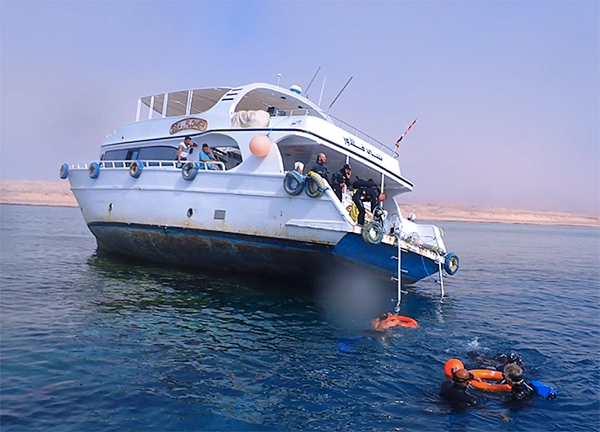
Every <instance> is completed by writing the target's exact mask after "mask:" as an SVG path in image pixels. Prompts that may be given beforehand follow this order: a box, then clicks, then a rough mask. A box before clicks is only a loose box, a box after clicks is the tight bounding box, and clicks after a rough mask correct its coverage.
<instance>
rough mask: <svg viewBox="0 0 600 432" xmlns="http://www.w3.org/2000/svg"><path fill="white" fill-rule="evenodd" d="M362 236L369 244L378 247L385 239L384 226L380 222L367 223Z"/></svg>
mask: <svg viewBox="0 0 600 432" xmlns="http://www.w3.org/2000/svg"><path fill="white" fill-rule="evenodd" d="M361 236H362V238H363V240H364V241H365V242H367V243H368V244H372V245H376V244H379V243H381V240H382V239H383V226H382V225H381V224H380V223H379V222H373V221H371V222H365V223H364V225H363V227H362V232H361Z"/></svg>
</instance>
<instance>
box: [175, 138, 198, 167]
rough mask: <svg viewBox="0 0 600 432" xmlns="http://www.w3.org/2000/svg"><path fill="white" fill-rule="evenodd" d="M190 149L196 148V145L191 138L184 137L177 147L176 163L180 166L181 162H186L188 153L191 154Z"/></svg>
mask: <svg viewBox="0 0 600 432" xmlns="http://www.w3.org/2000/svg"><path fill="white" fill-rule="evenodd" d="M192 147H198V145H197V144H196V143H195V142H194V141H192V138H191V137H189V136H186V137H185V138H184V139H183V142H181V143H180V144H179V146H178V147H177V163H178V164H180V163H181V162H182V161H186V160H187V157H188V153H191V152H192Z"/></svg>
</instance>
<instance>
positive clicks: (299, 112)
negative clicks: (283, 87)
mask: <svg viewBox="0 0 600 432" xmlns="http://www.w3.org/2000/svg"><path fill="white" fill-rule="evenodd" d="M281 111H284V112H285V114H283V115H279V114H278V111H277V110H276V111H275V115H272V116H271V117H292V116H305V117H306V116H309V115H313V116H315V117H318V116H316V115H314V114H312V113H313V112H314V113H318V111H317V110H314V109H308V108H301V109H298V108H296V109H291V110H287V111H285V110H281ZM328 118H329V119H330V120H331V122H332V123H333V124H334V125H336V126H337V127H339V128H340V129H343V130H345V131H346V132H350V133H351V134H354V135H355V136H356V137H358V138H360V139H362V140H364V141H365V142H366V143H367V144H369V145H372V146H373V147H376V148H378V149H379V150H382V151H385V152H386V153H387V154H388V155H390V156H392V157H396V156H397V155H398V153H397V151H396V149H394V148H392V147H389V146H387V145H386V144H384V143H382V142H381V141H379V140H377V139H375V138H373V137H372V136H371V135H369V134H367V133H366V132H363V131H361V130H360V129H358V128H356V127H354V126H352V125H351V124H349V123H346V122H345V121H343V120H341V119H339V118H337V117H335V116H332V115H331V114H328Z"/></svg>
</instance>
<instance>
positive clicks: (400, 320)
mask: <svg viewBox="0 0 600 432" xmlns="http://www.w3.org/2000/svg"><path fill="white" fill-rule="evenodd" d="M385 321H386V322H388V323H390V324H391V327H419V324H418V323H417V321H415V320H414V319H412V318H409V317H405V316H402V315H389V316H388V317H387V318H386V319H385Z"/></svg>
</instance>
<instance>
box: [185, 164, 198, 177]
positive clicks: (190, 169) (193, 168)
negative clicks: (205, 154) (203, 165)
mask: <svg viewBox="0 0 600 432" xmlns="http://www.w3.org/2000/svg"><path fill="white" fill-rule="evenodd" d="M196 174H198V164H197V163H196V162H188V163H186V164H185V165H184V166H183V168H181V176H182V177H183V179H184V180H187V181H192V180H194V179H195V178H196Z"/></svg>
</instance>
